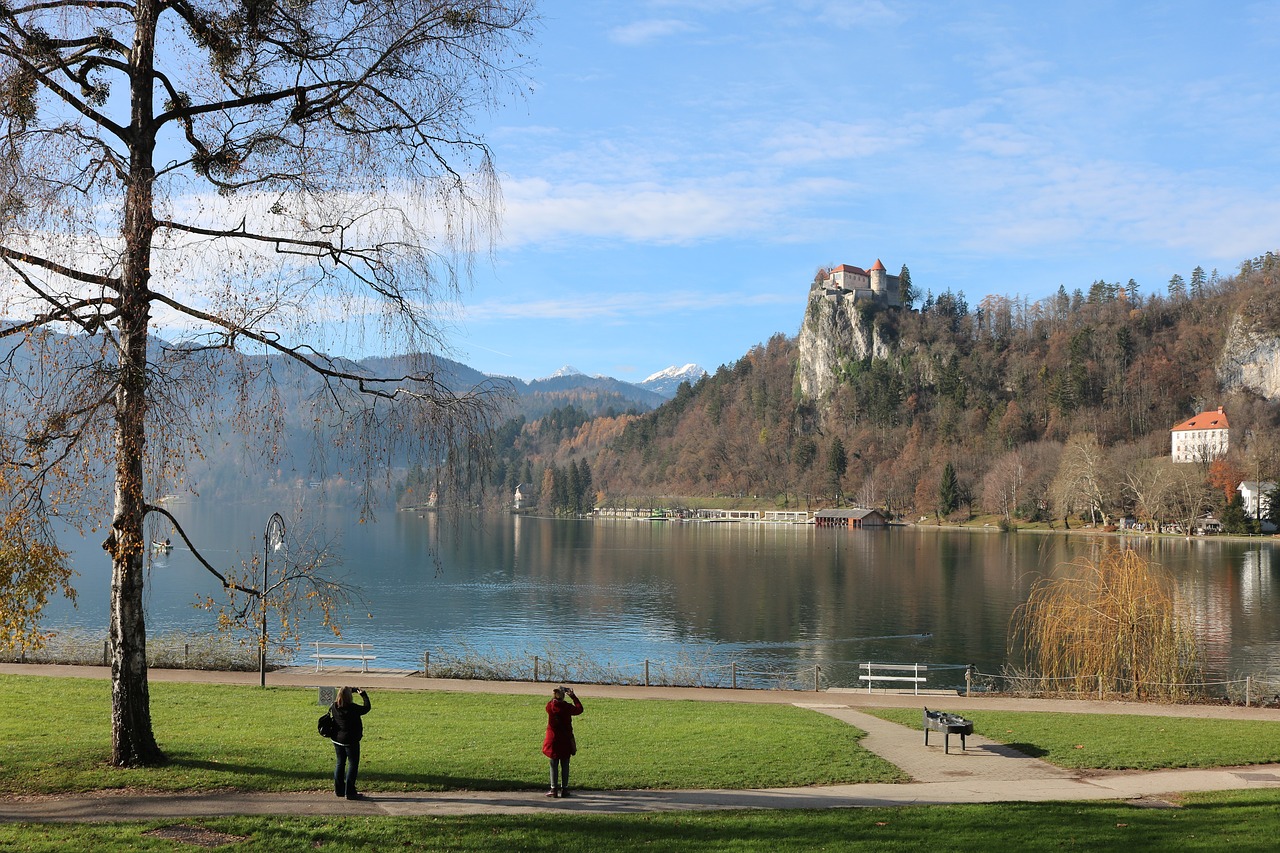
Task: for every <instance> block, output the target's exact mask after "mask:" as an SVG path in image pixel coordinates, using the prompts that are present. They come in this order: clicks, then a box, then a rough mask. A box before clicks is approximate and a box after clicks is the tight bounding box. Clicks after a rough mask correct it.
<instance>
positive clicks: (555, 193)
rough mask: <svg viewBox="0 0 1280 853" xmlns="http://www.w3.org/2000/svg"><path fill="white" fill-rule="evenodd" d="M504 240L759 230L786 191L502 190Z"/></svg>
mask: <svg viewBox="0 0 1280 853" xmlns="http://www.w3.org/2000/svg"><path fill="white" fill-rule="evenodd" d="M504 195H505V199H506V211H505V215H504V216H503V242H504V243H505V244H507V245H515V246H519V245H525V244H530V243H538V242H545V241H548V240H561V239H573V238H582V237H586V238H593V239H594V238H605V239H621V240H629V241H633V242H640V243H657V244H668V245H680V244H690V243H697V242H700V241H702V240H706V239H709V238H719V237H728V236H741V235H744V234H754V233H758V232H760V231H761V230H762V229H763V228H764V227H765V226H766V225H767V224H768V223H771V222H773V221H774V220H776V218H777V217H778V215H779V213H780V211H781V209H782V208H783V207H784V206H785V205H786V200H785V195H786V194H785V193H783V194H780V193H778V192H776V191H775V190H774V189H772V188H753V187H735V186H723V185H716V183H714V182H707V183H703V184H698V183H686V184H672V185H661V184H657V183H626V184H617V185H610V184H603V183H590V182H575V183H565V184H554V185H553V184H552V183H551V182H549V181H547V180H544V179H526V180H513V181H510V182H508V183H507V184H505V185H504Z"/></svg>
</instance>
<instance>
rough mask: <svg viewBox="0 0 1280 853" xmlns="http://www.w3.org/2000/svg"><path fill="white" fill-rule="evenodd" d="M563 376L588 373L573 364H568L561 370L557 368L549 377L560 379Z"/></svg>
mask: <svg viewBox="0 0 1280 853" xmlns="http://www.w3.org/2000/svg"><path fill="white" fill-rule="evenodd" d="M561 376H586V374H585V373H583V372H582V371H581V370H579V369H578V368H576V367H574V366H573V365H572V364H566V365H565V366H564V367H562V368H560V369H559V370H557V371H556V372H555V373H553V374H551V375H550V376H548V377H547V378H548V379H559V378H560V377H561Z"/></svg>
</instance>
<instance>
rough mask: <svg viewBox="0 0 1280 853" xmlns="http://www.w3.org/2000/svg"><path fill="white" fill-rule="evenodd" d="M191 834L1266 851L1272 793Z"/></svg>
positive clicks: (495, 842) (266, 839) (118, 836)
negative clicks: (1176, 802)
mask: <svg viewBox="0 0 1280 853" xmlns="http://www.w3.org/2000/svg"><path fill="white" fill-rule="evenodd" d="M164 825H165V824H158V823H154V822H151V823H126V824H80V825H62V824H44V825H5V826H0V849H5V850H27V851H34V853H40V851H50V853H52V851H81V850H121V851H126V850H128V851H131V850H155V851H172V850H174V849H177V848H178V847H180V846H185V845H177V844H175V843H174V842H173V841H170V840H167V839H163V838H155V837H152V836H148V835H146V834H145V833H146V832H147V831H149V830H153V829H155V828H157V827H160V826H164ZM185 825H189V826H198V827H201V828H204V829H209V830H214V831H218V832H223V833H227V834H228V835H233V836H238V837H242V838H244V839H245V840H244V841H243V842H241V843H239V844H235V845H234V846H232V847H228V848H226V849H230V850H236V851H246V853H251V852H252V851H268V853H291V851H299V853H301V851H326V850H330V851H339V850H343V851H347V850H392V849H395V850H449V851H481V850H524V851H547V853H551V851H556V853H578V851H581V853H599V851H602V850H608V851H611V853H612V851H623V853H626V851H632V850H635V851H639V850H645V851H655V850H657V851H662V850H681V851H688V850H698V851H711V852H712V853H716V851H755V850H770V851H791V850H851V851H864V850H865V851H871V850H874V851H888V853H895V851H903V852H904V853H905V851H911V853H918V851H921V850H928V851H930V853H934V851H936V853H946V851H959V850H983V851H985V853H999V851H1018V852H1019V853H1021V851H1041V850H1044V851H1049V850H1052V851H1061V850H1114V849H1120V848H1123V849H1124V850H1125V851H1126V853H1139V852H1140V851H1168V850H1178V851H1180V853H1195V851H1202V850H1203V851H1220V850H1269V849H1274V841H1275V839H1276V838H1277V837H1280V791H1252V792H1239V793H1225V794H1211V795H1210V794H1202V795H1194V796H1188V797H1187V798H1186V801H1185V803H1184V804H1183V807H1182V808H1173V809H1152V808H1141V807H1137V806H1130V805H1124V804H1116V803H1011V804H1001V805H970V806H932V807H924V806H920V807H904V808H895V809H881V808H877V809H830V810H826V811H750V812H695V813H681V814H644V815H607V816H596V815H573V814H556V815H501V816H485V817H441V818H330V817H305V818H304V817H274V816H273V817H239V818H219V819H202V820H189V821H186V822H185Z"/></svg>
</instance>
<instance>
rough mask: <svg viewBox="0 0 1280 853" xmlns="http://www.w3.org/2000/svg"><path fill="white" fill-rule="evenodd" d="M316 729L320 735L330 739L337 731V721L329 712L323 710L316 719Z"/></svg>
mask: <svg viewBox="0 0 1280 853" xmlns="http://www.w3.org/2000/svg"><path fill="white" fill-rule="evenodd" d="M316 731H317V732H319V733H320V737H327V738H329V739H330V740H332V739H333V736H334V735H336V734H337V733H338V721H337V720H335V719H334V718H333V717H330V716H329V712H328V711H325V712H324V713H323V714H321V715H320V719H318V720H316Z"/></svg>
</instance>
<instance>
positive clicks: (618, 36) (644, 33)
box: [609, 18, 697, 46]
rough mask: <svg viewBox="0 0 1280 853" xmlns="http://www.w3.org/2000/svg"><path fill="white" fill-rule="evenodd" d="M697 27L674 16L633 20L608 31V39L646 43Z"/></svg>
mask: <svg viewBox="0 0 1280 853" xmlns="http://www.w3.org/2000/svg"><path fill="white" fill-rule="evenodd" d="M696 29H697V28H696V27H694V25H693V24H690V23H688V22H686V21H680V20H676V19H675V18H653V19H649V20H646V21H635V22H633V23H630V24H626V25H624V26H621V27H614V28H613V29H612V30H610V31H609V40H610V41H613V42H617V43H618V44H625V45H629V46H636V45H641V44H648V43H649V42H654V41H658V40H660V39H665V38H668V37H669V36H676V35H683V34H684V33H690V32H694V31H695V30H696Z"/></svg>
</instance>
